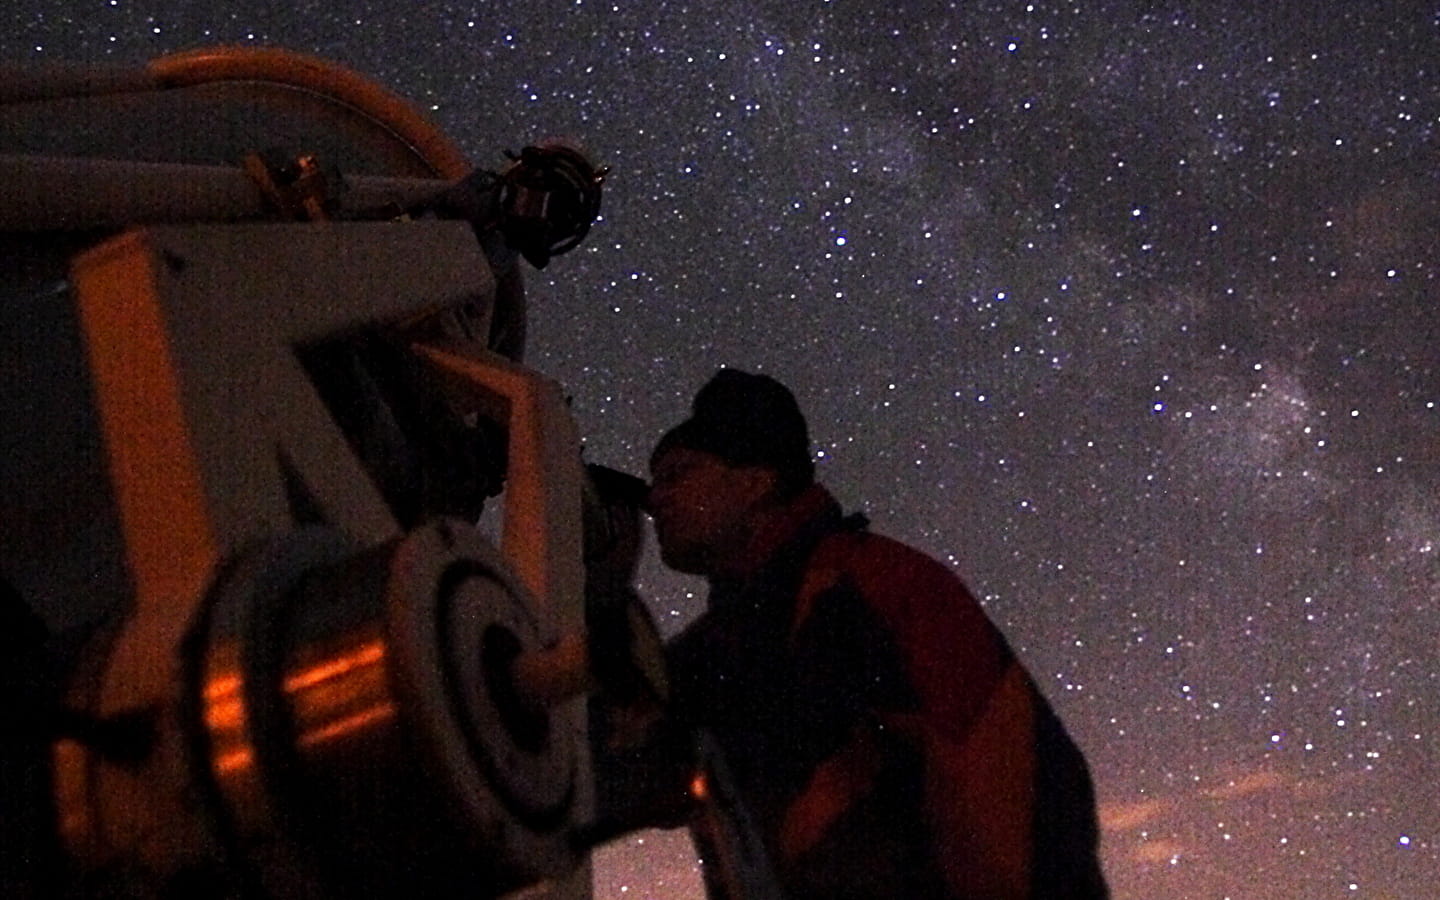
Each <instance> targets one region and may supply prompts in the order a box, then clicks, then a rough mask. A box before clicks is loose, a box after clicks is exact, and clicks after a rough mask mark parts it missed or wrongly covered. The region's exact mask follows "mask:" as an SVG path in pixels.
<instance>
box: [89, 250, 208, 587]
mask: <svg viewBox="0 0 1440 900" xmlns="http://www.w3.org/2000/svg"><path fill="white" fill-rule="evenodd" d="M72 279H73V281H74V283H75V293H76V297H77V300H78V305H79V310H80V318H81V321H82V323H83V328H84V332H85V338H86V345H87V348H88V351H89V357H90V369H91V374H92V377H93V379H94V386H95V398H96V406H97V407H98V409H99V412H100V420H101V422H102V423H103V426H104V433H105V448H106V451H107V455H108V457H109V463H110V478H111V482H112V483H113V485H114V488H115V498H116V505H117V506H118V507H119V510H120V519H121V522H122V523H123V526H124V530H125V545H126V551H127V554H128V557H129V563H130V569H131V573H132V575H133V577H134V579H135V596H136V598H137V601H138V602H139V604H140V606H141V611H142V612H143V611H144V609H145V607H147V606H152V605H153V606H155V607H157V608H160V609H168V608H170V607H172V606H173V605H174V604H175V603H177V602H181V601H184V600H188V599H189V598H191V597H193V596H195V595H196V593H197V592H198V591H199V590H201V588H202V587H203V585H204V584H205V580H206V578H207V577H208V576H209V573H210V569H211V565H212V563H213V561H214V559H215V556H216V551H215V537H214V535H213V533H212V532H211V528H210V521H209V515H208V510H207V502H206V499H205V492H204V489H203V486H202V478H201V473H200V463H199V461H198V460H197V458H196V455H195V449H194V447H193V446H192V444H191V439H190V438H191V435H190V429H189V422H188V418H187V416H186V411H185V405H184V401H183V400H182V398H181V389H180V383H179V377H178V374H177V371H176V367H175V359H174V357H173V356H172V353H171V346H170V336H169V334H168V330H167V328H166V314H165V310H164V301H163V298H162V297H161V284H160V278H159V275H158V272H157V267H156V265H155V259H154V253H153V251H152V248H151V247H150V245H149V242H148V241H147V239H146V237H145V235H144V233H143V232H129V233H126V234H124V235H121V236H120V237H119V238H116V239H114V240H112V241H108V242H106V243H104V244H101V245H100V246H99V247H96V248H95V249H93V250H90V251H88V252H86V253H84V254H82V255H81V256H79V257H77V258H76V261H75V263H74V266H73V272H72Z"/></svg>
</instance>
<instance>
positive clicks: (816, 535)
mask: <svg viewBox="0 0 1440 900" xmlns="http://www.w3.org/2000/svg"><path fill="white" fill-rule="evenodd" d="M841 521H842V519H841V512H840V504H839V503H837V502H836V501H835V498H834V497H833V496H831V495H830V492H829V491H828V490H826V489H825V488H824V487H823V486H822V485H819V484H812V485H811V486H810V487H808V488H806V489H805V490H804V491H802V492H801V493H800V494H799V495H798V496H796V497H794V498H793V499H791V500H789V501H788V502H786V503H784V504H781V505H780V506H778V507H776V508H774V509H771V510H769V511H767V512H766V514H765V516H764V518H763V519H762V521H761V522H760V524H759V526H758V527H757V528H756V529H755V531H754V533H753V534H752V535H751V536H750V540H749V543H748V544H747V545H746V549H745V553H744V556H743V558H742V559H740V560H739V566H738V567H737V568H736V569H735V570H733V571H731V572H728V573H726V574H724V575H722V576H718V577H716V578H715V579H713V581H714V583H716V584H720V583H727V584H728V585H730V586H739V585H742V584H744V583H745V582H748V581H750V580H752V579H753V578H755V577H756V576H757V575H760V574H761V573H762V572H764V571H766V570H768V569H771V568H774V567H776V566H780V565H783V564H784V563H785V562H786V561H789V560H790V559H791V557H793V556H795V555H796V554H799V553H805V552H808V550H809V548H810V547H811V546H813V545H814V543H815V542H816V541H817V540H819V539H820V538H821V537H822V536H824V535H825V534H827V533H829V532H831V531H833V530H835V529H836V528H838V527H839V526H840V523H841Z"/></svg>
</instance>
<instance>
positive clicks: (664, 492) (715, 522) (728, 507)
mask: <svg viewBox="0 0 1440 900" xmlns="http://www.w3.org/2000/svg"><path fill="white" fill-rule="evenodd" d="M765 474H769V473H765ZM760 475H761V470H758V469H755V468H750V467H735V466H731V465H729V464H728V463H726V462H725V461H724V460H723V459H721V458H720V457H718V456H716V455H715V454H713V453H706V452H704V451H703V450H692V449H690V448H688V447H672V448H670V449H668V450H665V451H664V452H663V453H661V454H660V456H659V457H658V458H657V459H656V460H655V465H654V468H653V470H652V472H651V485H650V497H649V503H648V506H649V512H650V515H651V516H652V517H653V518H654V520H655V539H656V543H658V544H659V546H660V558H661V559H662V560H663V561H664V562H665V564H666V565H667V566H669V567H670V568H672V569H675V570H676V571H679V572H685V573H687V574H691V575H709V574H712V573H713V572H714V571H715V569H716V566H717V565H718V564H721V563H723V562H724V561H725V559H726V557H727V555H728V554H731V553H733V552H735V551H736V550H737V549H740V548H743V546H744V545H745V542H746V539H747V535H748V528H749V516H750V512H751V510H753V509H754V507H755V504H756V503H757V502H758V501H759V500H760V499H761V497H762V496H763V493H764V486H765V485H764V484H763V483H762V482H766V479H764V478H762V477H760ZM766 483H768V482H766Z"/></svg>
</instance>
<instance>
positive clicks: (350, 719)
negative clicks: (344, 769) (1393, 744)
mask: <svg viewBox="0 0 1440 900" xmlns="http://www.w3.org/2000/svg"><path fill="white" fill-rule="evenodd" d="M394 717H395V704H394V703H391V702H388V701H387V702H385V703H381V704H378V705H376V706H373V707H371V708H370V709H365V710H361V711H360V712H357V713H354V714H352V715H349V716H346V717H345V718H343V719H340V720H338V721H335V722H331V723H330V724H329V725H326V726H325V727H323V728H317V729H315V730H314V731H307V732H306V733H305V734H302V735H301V736H300V738H299V741H298V743H299V744H300V746H302V747H313V746H315V745H316V744H323V743H324V742H326V741H329V740H334V739H335V738H338V737H343V736H345V735H347V734H351V733H353V732H356V731H359V730H361V729H363V728H364V727H365V726H367V725H371V724H373V723H376V722H384V721H386V720H388V719H393V718H394Z"/></svg>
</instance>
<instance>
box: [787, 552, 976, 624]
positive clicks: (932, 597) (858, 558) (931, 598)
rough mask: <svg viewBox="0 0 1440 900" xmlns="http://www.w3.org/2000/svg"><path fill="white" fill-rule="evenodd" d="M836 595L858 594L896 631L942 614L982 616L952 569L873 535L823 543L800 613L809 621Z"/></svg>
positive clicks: (805, 583)
mask: <svg viewBox="0 0 1440 900" xmlns="http://www.w3.org/2000/svg"><path fill="white" fill-rule="evenodd" d="M833 589H848V590H851V591H854V592H855V593H857V594H858V595H859V596H860V598H861V599H863V600H864V601H865V602H866V604H867V605H869V606H871V607H872V608H874V609H875V610H876V611H877V612H879V613H880V614H881V615H882V617H883V618H885V619H886V620H888V621H890V622H891V623H892V625H898V624H902V623H904V622H906V621H908V620H917V619H930V618H931V617H932V616H933V615H934V614H935V612H936V611H937V608H945V609H948V610H949V611H950V612H951V613H954V612H957V611H961V610H964V611H967V612H971V613H974V614H980V607H979V604H978V603H977V602H976V600H975V598H974V597H973V596H972V595H971V593H970V591H969V589H968V588H966V586H965V583H964V582H963V581H962V580H961V579H960V576H959V575H958V574H957V573H956V572H955V571H953V570H952V569H951V568H950V567H949V566H946V565H945V564H943V563H941V562H940V561H939V560H937V559H935V558H934V557H932V556H930V555H929V554H926V553H924V552H922V551H920V550H918V549H916V548H914V547H912V546H910V545H909V544H906V543H904V542H902V541H899V540H896V539H895V538H891V537H887V536H885V535H882V534H876V533H874V532H871V531H865V530H855V531H839V532H836V533H833V534H830V535H827V536H826V537H825V538H824V539H822V540H821V541H820V543H819V544H818V545H817V546H816V547H815V551H814V552H813V553H812V554H811V556H810V559H809V561H808V562H807V564H806V566H805V572H804V577H803V578H802V581H801V589H800V596H799V599H800V609H799V611H800V612H801V613H802V615H803V614H804V613H805V612H807V611H808V608H809V607H810V606H811V605H812V604H813V603H814V601H815V600H816V598H817V597H819V596H820V595H822V594H824V593H825V592H827V591H829V590H833ZM981 615H983V614H981Z"/></svg>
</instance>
